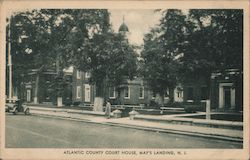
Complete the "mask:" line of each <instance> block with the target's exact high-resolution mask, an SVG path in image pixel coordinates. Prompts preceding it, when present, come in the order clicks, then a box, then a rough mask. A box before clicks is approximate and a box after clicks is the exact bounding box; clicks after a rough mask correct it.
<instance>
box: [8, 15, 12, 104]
mask: <svg viewBox="0 0 250 160" xmlns="http://www.w3.org/2000/svg"><path fill="white" fill-rule="evenodd" d="M11 18H12V17H10V19H9V33H8V66H9V102H10V103H11V102H12V61H11V37H10V24H11V23H10V22H11Z"/></svg>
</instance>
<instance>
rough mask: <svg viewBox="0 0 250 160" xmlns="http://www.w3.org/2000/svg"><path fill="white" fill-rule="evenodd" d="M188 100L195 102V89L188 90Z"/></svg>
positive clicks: (189, 88)
mask: <svg viewBox="0 0 250 160" xmlns="http://www.w3.org/2000/svg"><path fill="white" fill-rule="evenodd" d="M187 100H194V88H192V87H188V88H187Z"/></svg>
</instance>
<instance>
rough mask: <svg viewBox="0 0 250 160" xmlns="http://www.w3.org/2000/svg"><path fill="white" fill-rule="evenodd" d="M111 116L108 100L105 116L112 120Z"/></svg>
mask: <svg viewBox="0 0 250 160" xmlns="http://www.w3.org/2000/svg"><path fill="white" fill-rule="evenodd" d="M110 114H111V104H110V102H109V100H107V102H106V109H105V115H106V116H107V118H108V119H109V118H110Z"/></svg>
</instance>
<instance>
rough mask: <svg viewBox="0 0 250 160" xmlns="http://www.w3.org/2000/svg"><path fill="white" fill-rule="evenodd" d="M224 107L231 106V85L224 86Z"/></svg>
mask: <svg viewBox="0 0 250 160" xmlns="http://www.w3.org/2000/svg"><path fill="white" fill-rule="evenodd" d="M224 107H225V108H230V107H231V88H230V87H229V86H225V87H224Z"/></svg>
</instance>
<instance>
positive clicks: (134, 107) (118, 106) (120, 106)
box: [111, 105, 144, 109]
mask: <svg viewBox="0 0 250 160" xmlns="http://www.w3.org/2000/svg"><path fill="white" fill-rule="evenodd" d="M111 107H112V108H115V109H125V108H133V109H143V108H144V106H137V105H111Z"/></svg>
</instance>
